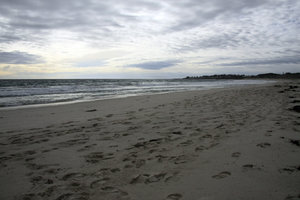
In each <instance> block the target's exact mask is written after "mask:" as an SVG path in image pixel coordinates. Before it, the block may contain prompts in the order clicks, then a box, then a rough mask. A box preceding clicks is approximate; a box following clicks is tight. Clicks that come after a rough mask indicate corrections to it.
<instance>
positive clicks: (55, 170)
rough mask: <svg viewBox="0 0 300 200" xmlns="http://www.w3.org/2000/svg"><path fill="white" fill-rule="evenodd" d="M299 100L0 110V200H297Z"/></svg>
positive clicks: (274, 92) (210, 97) (149, 101)
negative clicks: (295, 101) (294, 142)
mask: <svg viewBox="0 0 300 200" xmlns="http://www.w3.org/2000/svg"><path fill="white" fill-rule="evenodd" d="M290 86H297V88H294V89H290ZM293 90H295V91H293ZM299 94H300V84H299V82H291V81H285V82H283V81H280V82H276V83H271V84H265V85H251V86H236V87H230V88H221V89H211V90H200V91H187V92H174V93H167V94H155V95H144V96H134V97H126V98H118V99H107V100H96V101H91V102H80V103H72V104H64V105H55V106H42V107H34V108H18V109H11V110H0V127H1V129H0V132H1V133H0V136H1V139H0V144H1V145H0V153H1V154H0V155H1V158H0V161H1V163H0V168H1V172H0V176H1V177H2V179H1V181H0V189H1V191H3V192H1V194H0V198H1V199H26V198H29V199H30V198H31V199H71V198H81V199H196V198H198V199H285V198H286V199H287V198H290V199H292V198H297V196H298V195H299V194H298V193H297V192H299V191H298V188H299V187H300V181H299V180H300V175H299V167H300V163H299V155H300V148H299V146H297V145H295V144H293V143H291V141H292V140H293V141H299V140H300V136H299V134H298V132H299V131H300V126H299V123H297V120H299V117H300V115H299V113H297V112H294V111H291V110H289V109H290V108H291V107H292V106H293V105H296V104H294V103H291V101H292V100H299V99H300V96H299ZM291 97H294V98H291ZM16 180H18V181H19V182H18V183H17V184H16ZM15 184H16V186H14V185H15Z"/></svg>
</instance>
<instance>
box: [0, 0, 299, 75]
mask: <svg viewBox="0 0 300 200" xmlns="http://www.w3.org/2000/svg"><path fill="white" fill-rule="evenodd" d="M299 10H300V1H297V0H251V1H249V0H210V1H207V0H184V1H172V0H164V1H158V0H157V1H154V0H126V1H123V0H110V1H95V0H72V1H64V0H51V1H44V0H1V4H0V65H1V64H3V66H4V65H5V66H7V65H8V64H24V65H28V66H29V65H30V66H31V67H30V70H34V67H36V70H41V69H43V71H42V72H39V73H48V72H49V73H50V71H51V73H53V74H59V73H60V72H61V73H62V74H64V75H66V77H67V78H72V74H74V73H75V71H76V70H78V66H84V70H86V71H85V73H88V70H91V69H89V66H91V67H93V69H92V70H93V71H95V70H96V71H97V70H98V71H97V73H95V74H97V77H95V78H105V77H106V74H110V76H111V74H115V76H114V77H116V78H117V77H121V75H122V74H125V73H126V74H128V76H129V77H128V78H130V73H131V72H132V73H135V74H134V76H135V77H136V76H137V75H136V71H134V72H133V71H130V70H133V68H139V69H141V70H142V71H141V72H140V73H141V77H147V73H149V70H152V71H155V73H157V74H155V73H151V74H149V77H150V76H151V77H154V78H155V77H156V76H157V77H162V71H161V70H164V73H166V74H168V73H169V74H180V75H183V74H186V75H201V74H209V73H226V66H228V67H229V66H235V67H240V68H238V69H237V71H239V72H244V73H250V72H253V69H252V68H253V67H256V66H257V67H259V66H261V65H264V66H263V68H261V69H262V71H261V70H260V71H259V72H277V73H278V72H280V70H281V69H282V71H287V70H293V71H292V72H296V71H300V70H299V68H300V67H299V68H297V66H299V52H300V36H299V35H300V34H299V33H300V12H299ZM223 58H227V60H224V59H223ZM145 60H146V61H145ZM197 63H198V64H197ZM275 65H276V67H275ZM216 66H223V68H222V69H220V68H217V67H216ZM22 67H24V69H23V72H28V73H30V71H28V70H29V67H28V68H26V66H22ZM1 69H4V68H3V67H2V68H0V78H7V76H8V73H1ZM9 69H10V68H9ZM9 69H6V71H8V70H9ZM228 69H229V68H228ZM295 69H296V70H295ZM74 70H75V71H74ZM81 70H83V69H81ZM143 70H144V71H143ZM168 70H169V71H168ZM228 71H229V70H228ZM68 72H69V74H70V77H68V76H67V74H68ZM82 72H83V71H82ZM230 72H231V71H230ZM12 73H13V72H11V74H12ZM23 74H24V73H23ZM82 74H84V73H82ZM17 76H18V74H14V77H17ZM20 77H21V74H20ZM166 77H168V76H167V75H166ZM8 78H9V77H8ZM23 78H24V77H23ZM25 78H26V77H25ZM37 78H38V77H37ZM54 78H55V77H54ZM82 78H84V77H82Z"/></svg>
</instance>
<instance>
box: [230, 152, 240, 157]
mask: <svg viewBox="0 0 300 200" xmlns="http://www.w3.org/2000/svg"><path fill="white" fill-rule="evenodd" d="M231 156H232V157H234V158H238V157H240V156H241V153H240V152H234V153H232V154H231Z"/></svg>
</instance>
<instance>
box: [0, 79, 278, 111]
mask: <svg viewBox="0 0 300 200" xmlns="http://www.w3.org/2000/svg"><path fill="white" fill-rule="evenodd" d="M266 81H267V82H266V83H257V84H241V85H239V84H237V85H230V86H223V87H208V88H199V89H191V90H183V91H169V92H159V93H148V94H133V95H129V96H126V95H123V96H122V95H120V96H108V97H104V98H100V99H90V100H75V101H63V102H55V103H44V104H30V105H18V106H6V107H0V112H1V111H2V110H4V111H5V110H17V109H27V108H39V107H48V106H63V105H68V104H78V103H88V102H94V101H105V100H112V99H124V98H131V97H141V96H152V95H164V94H172V93H184V92H196V91H208V90H216V89H227V88H235V87H251V86H260V85H268V84H274V83H276V82H278V81H280V80H266Z"/></svg>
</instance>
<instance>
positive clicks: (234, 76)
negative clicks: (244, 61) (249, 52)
mask: <svg viewBox="0 0 300 200" xmlns="http://www.w3.org/2000/svg"><path fill="white" fill-rule="evenodd" d="M249 78H253V79H255V78H259V79H260V78H264V79H266V78H271V79H300V73H289V72H288V73H283V74H275V73H266V74H258V75H244V74H215V75H206V76H187V77H185V78H184V79H249Z"/></svg>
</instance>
